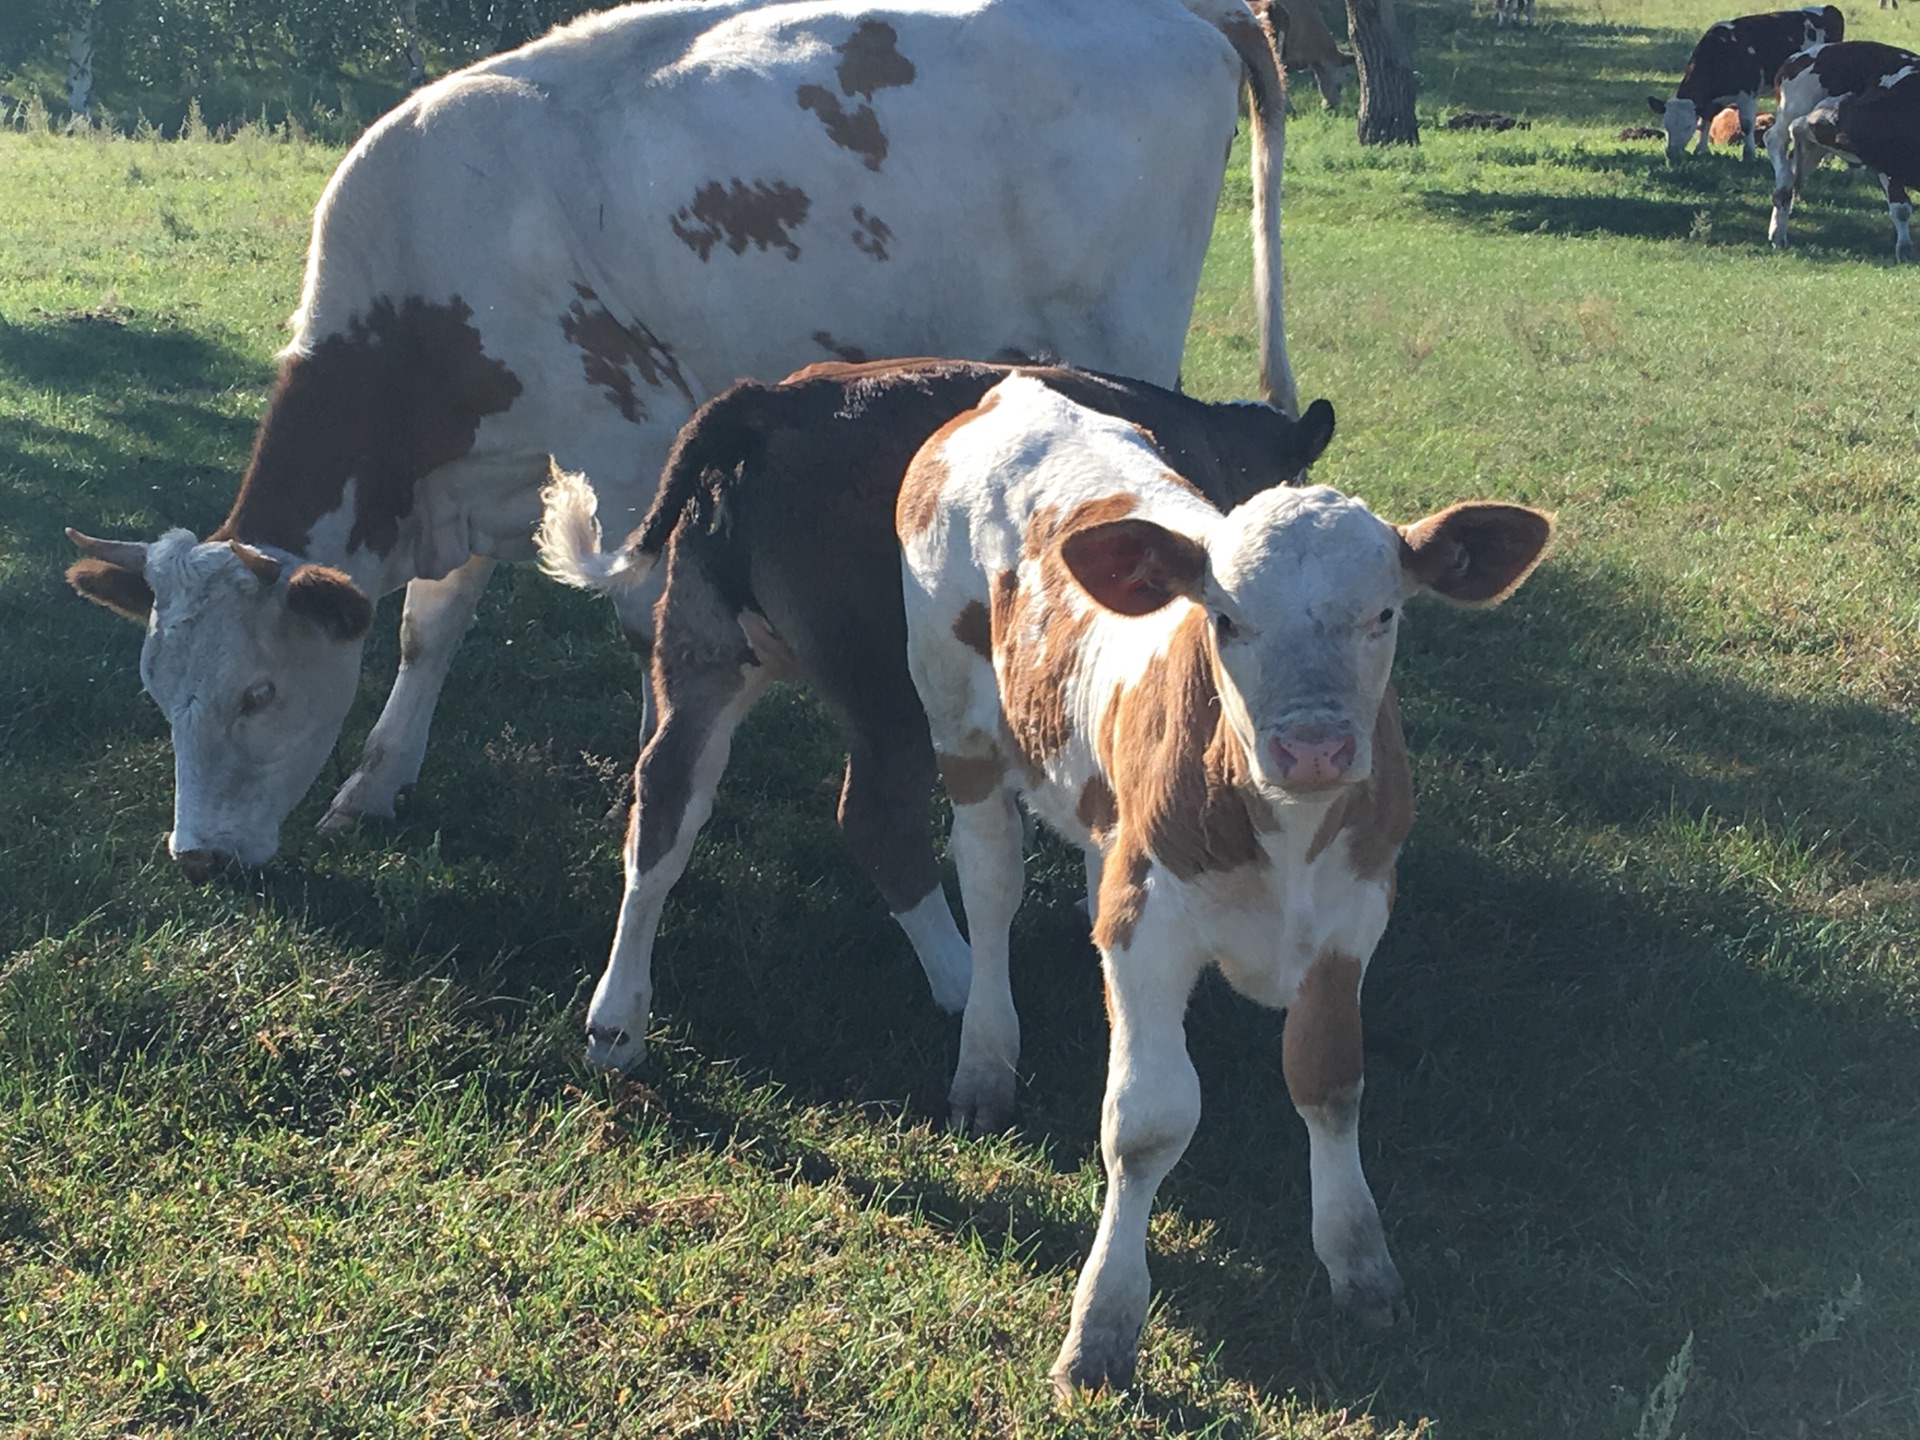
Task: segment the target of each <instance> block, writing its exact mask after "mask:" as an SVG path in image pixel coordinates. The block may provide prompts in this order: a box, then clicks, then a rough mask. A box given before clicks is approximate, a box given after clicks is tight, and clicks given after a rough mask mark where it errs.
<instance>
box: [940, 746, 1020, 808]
mask: <svg viewBox="0 0 1920 1440" xmlns="http://www.w3.org/2000/svg"><path fill="white" fill-rule="evenodd" d="M933 758H934V759H935V760H936V761H938V762H939V765H940V779H941V781H942V782H943V783H944V784H945V785H946V787H947V798H948V799H950V800H951V801H953V803H954V804H956V805H978V804H979V803H980V802H981V801H982V800H985V799H986V798H987V797H988V796H990V795H992V794H993V793H994V792H995V791H996V790H998V789H999V788H1000V779H1001V777H1002V776H1004V775H1005V774H1006V773H1007V767H1006V765H1005V764H1004V763H1003V762H1002V761H1001V759H1000V757H999V756H998V755H947V754H942V753H939V752H936V753H935V755H934V757H933Z"/></svg>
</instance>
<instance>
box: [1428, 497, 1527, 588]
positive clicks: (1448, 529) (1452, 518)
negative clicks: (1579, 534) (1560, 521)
mask: <svg viewBox="0 0 1920 1440" xmlns="http://www.w3.org/2000/svg"><path fill="white" fill-rule="evenodd" d="M1552 537H1553V519H1552V517H1551V516H1548V515H1543V514H1542V513H1541V512H1540V511H1538V510H1529V509H1528V508H1527V507H1526V506H1524V505H1500V504H1495V503H1492V502H1489V501H1479V500H1474V501H1468V502H1466V503H1464V504H1460V505H1452V506H1449V507H1448V508H1447V509H1445V510H1442V511H1441V512H1440V513H1439V514H1437V515H1429V516H1428V517H1427V518H1426V519H1424V520H1416V521H1414V523H1413V524H1411V525H1402V526H1401V527H1400V568H1401V569H1402V570H1404V571H1405V572H1406V574H1407V578H1408V579H1410V580H1412V581H1413V582H1414V583H1415V584H1416V585H1419V586H1422V587H1424V588H1425V589H1428V590H1431V591H1433V593H1434V594H1436V595H1439V596H1441V597H1442V598H1443V599H1447V600H1452V601H1454V602H1455V603H1456V604H1460V605H1491V604H1493V603H1494V602H1496V601H1499V600H1504V599H1505V598H1506V597H1507V596H1508V595H1510V594H1512V593H1513V591H1514V590H1516V589H1518V588H1519V585H1520V582H1521V581H1522V580H1525V579H1526V578H1527V576H1528V575H1529V574H1530V573H1531V572H1532V570H1533V567H1534V566H1535V565H1538V564H1539V563H1540V557H1541V556H1542V555H1544V554H1545V553H1546V549H1547V541H1548V540H1550V539H1551V538H1552Z"/></svg>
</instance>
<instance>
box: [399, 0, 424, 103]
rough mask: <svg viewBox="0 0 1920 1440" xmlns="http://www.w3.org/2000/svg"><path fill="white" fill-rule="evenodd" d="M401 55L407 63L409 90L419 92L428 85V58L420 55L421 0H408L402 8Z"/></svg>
mask: <svg viewBox="0 0 1920 1440" xmlns="http://www.w3.org/2000/svg"><path fill="white" fill-rule="evenodd" d="M400 34H401V41H402V44H401V53H402V54H403V55H404V56H405V57H406V61H407V89H409V90H418V89H419V88H420V87H421V86H422V85H424V84H426V83H427V57H426V56H424V55H423V54H421V53H420V0H406V3H405V4H404V5H402V6H401V7H400Z"/></svg>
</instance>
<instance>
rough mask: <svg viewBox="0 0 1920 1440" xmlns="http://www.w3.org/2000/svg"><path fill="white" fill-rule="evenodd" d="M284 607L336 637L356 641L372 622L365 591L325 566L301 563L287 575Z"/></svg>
mask: <svg viewBox="0 0 1920 1440" xmlns="http://www.w3.org/2000/svg"><path fill="white" fill-rule="evenodd" d="M287 609H288V610H290V611H292V612H293V613H294V614H295V615H298V616H299V617H300V618H301V619H302V620H306V621H308V622H310V623H312V624H314V625H317V626H319V627H320V628H321V629H322V630H324V631H325V632H326V633H327V634H329V635H331V636H332V637H333V638H334V639H336V640H358V639H359V638H360V637H361V636H362V635H364V634H366V633H367V631H368V629H369V628H370V627H371V626H372V625H373V601H371V600H369V599H368V598H367V592H366V591H364V590H362V589H361V588H360V587H359V586H358V585H356V584H354V583H353V581H351V580H349V579H348V578H347V577H346V576H345V575H343V574H341V573H340V572H339V571H338V570H335V569H332V568H331V567H329V566H326V565H302V566H301V567H300V568H299V569H298V570H296V571H294V572H293V574H292V575H290V576H289V577H288V578H287Z"/></svg>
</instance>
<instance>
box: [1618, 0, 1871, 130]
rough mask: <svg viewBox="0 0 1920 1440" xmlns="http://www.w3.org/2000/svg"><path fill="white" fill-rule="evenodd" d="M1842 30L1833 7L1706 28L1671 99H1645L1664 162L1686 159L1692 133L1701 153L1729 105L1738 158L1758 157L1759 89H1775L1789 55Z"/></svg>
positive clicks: (1784, 12) (1776, 13) (1841, 19)
mask: <svg viewBox="0 0 1920 1440" xmlns="http://www.w3.org/2000/svg"><path fill="white" fill-rule="evenodd" d="M1846 28H1847V22H1846V17H1845V16H1843V15H1842V14H1841V13H1840V10H1839V8H1838V7H1837V6H1833V5H1827V6H1811V5H1810V6H1808V7H1807V8H1806V9H1804V10H1774V11H1770V12H1768V13H1767V14H1765V15H1742V16H1740V17H1739V18H1737V19H1734V20H1722V21H1720V23H1719V24H1717V25H1710V26H1708V27H1707V33H1706V34H1704V35H1702V36H1701V37H1700V42H1699V43H1698V44H1697V45H1695V46H1694V47H1693V54H1692V55H1691V56H1689V57H1688V58H1687V68H1686V72H1685V73H1684V74H1683V75H1681V77H1680V84H1679V86H1678V88H1676V89H1675V90H1674V92H1673V98H1672V99H1671V100H1661V99H1659V98H1658V97H1657V96H1653V95H1649V96H1648V97H1647V106H1648V108H1649V109H1651V110H1652V111H1653V113H1654V114H1656V115H1658V116H1659V117H1660V124H1661V127H1662V128H1663V129H1665V131H1666V132H1667V158H1668V159H1669V160H1678V159H1679V158H1680V157H1681V156H1682V155H1684V154H1685V153H1686V149H1687V141H1689V140H1690V139H1692V138H1693V136H1694V134H1695V132H1696V131H1697V132H1698V133H1699V137H1700V139H1699V144H1698V145H1697V146H1696V147H1695V152H1696V153H1697V154H1702V155H1704V154H1705V153H1706V150H1707V127H1708V125H1709V124H1710V123H1711V121H1712V119H1713V116H1714V114H1715V113H1716V112H1717V111H1718V110H1719V109H1720V108H1721V107H1722V106H1723V105H1732V106H1734V107H1736V108H1737V109H1738V110H1739V112H1740V135H1741V138H1742V140H1743V142H1744V148H1743V149H1742V152H1741V158H1743V159H1746V160H1751V159H1753V158H1754V156H1755V155H1756V154H1757V153H1759V152H1758V151H1757V150H1756V149H1755V148H1754V143H1753V108H1754V102H1755V101H1756V100H1757V99H1758V98H1759V96H1760V93H1761V91H1763V90H1769V89H1771V88H1772V87H1773V77H1774V76H1775V75H1777V74H1778V73H1779V71H1780V67H1781V66H1782V65H1784V64H1785V63H1786V61H1787V57H1788V56H1789V55H1791V54H1793V53H1794V52H1795V51H1796V50H1804V49H1805V48H1806V47H1807V46H1809V45H1821V44H1826V43H1829V42H1831V41H1835V40H1838V39H1841V38H1842V36H1843V35H1844V34H1845V33H1846Z"/></svg>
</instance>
